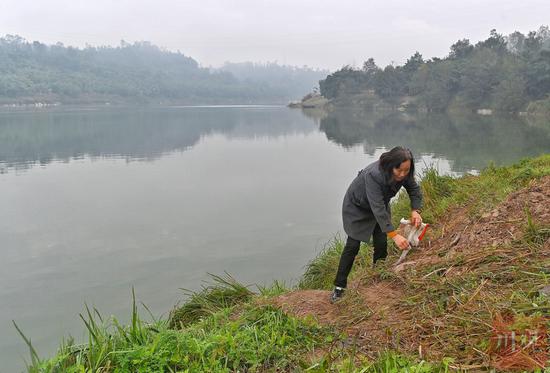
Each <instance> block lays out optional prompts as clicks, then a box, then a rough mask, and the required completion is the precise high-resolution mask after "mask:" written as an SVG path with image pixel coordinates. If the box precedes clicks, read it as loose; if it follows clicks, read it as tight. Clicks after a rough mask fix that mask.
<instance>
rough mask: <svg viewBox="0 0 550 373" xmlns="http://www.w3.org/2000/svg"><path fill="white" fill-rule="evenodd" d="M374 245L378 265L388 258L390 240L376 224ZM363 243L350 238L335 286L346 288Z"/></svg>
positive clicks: (341, 258) (374, 260)
mask: <svg viewBox="0 0 550 373" xmlns="http://www.w3.org/2000/svg"><path fill="white" fill-rule="evenodd" d="M372 243H373V246H374V253H373V256H372V262H373V263H376V261H377V260H379V259H384V258H385V257H386V256H388V238H387V235H386V233H384V232H382V230H381V229H380V226H379V225H378V224H376V226H375V227H374V232H373V233H372ZM360 246H361V241H358V240H356V239H355V238H351V237H349V236H348V239H347V241H346V246H344V251H342V256H341V257H340V264H338V272H337V273H336V279H335V280H334V285H335V286H338V287H341V288H345V287H346V286H347V284H348V275H349V273H350V271H351V267H352V266H353V261H354V260H355V257H356V256H357V253H358V252H359V247H360Z"/></svg>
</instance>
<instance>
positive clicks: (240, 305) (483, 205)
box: [28, 155, 550, 372]
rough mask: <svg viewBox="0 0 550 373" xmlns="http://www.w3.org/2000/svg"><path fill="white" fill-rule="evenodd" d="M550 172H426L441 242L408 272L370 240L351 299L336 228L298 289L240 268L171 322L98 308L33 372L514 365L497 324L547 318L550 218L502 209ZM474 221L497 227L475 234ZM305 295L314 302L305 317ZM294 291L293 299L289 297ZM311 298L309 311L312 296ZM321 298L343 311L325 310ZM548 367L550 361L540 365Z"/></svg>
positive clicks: (434, 239)
mask: <svg viewBox="0 0 550 373" xmlns="http://www.w3.org/2000/svg"><path fill="white" fill-rule="evenodd" d="M548 175H550V155H545V156H541V157H538V158H535V159H527V160H524V161H521V162H519V163H517V164H515V165H513V166H510V167H495V166H489V167H487V168H486V169H485V170H483V171H482V172H481V174H480V175H479V176H471V175H470V176H464V177H462V178H451V177H446V176H440V175H438V174H437V172H435V171H434V170H429V171H427V172H426V174H425V175H424V176H423V180H422V183H421V185H422V188H423V191H424V197H425V206H424V213H423V217H424V220H425V221H427V222H429V223H432V224H433V229H432V232H431V235H430V246H429V247H427V248H425V250H426V251H425V253H424V254H421V253H420V252H411V254H410V255H409V256H410V257H411V262H412V263H414V265H411V266H410V267H407V268H405V269H403V270H402V271H399V272H395V271H393V270H392V268H391V263H392V262H393V261H394V260H395V256H396V255H397V254H398V252H397V250H396V249H394V248H392V250H391V252H390V258H388V261H387V263H386V264H385V265H381V266H377V267H376V268H374V269H373V268H371V265H370V254H371V249H370V247H368V246H364V247H363V249H362V251H361V254H360V256H359V257H358V258H357V261H356V264H355V266H354V270H353V272H352V274H351V276H350V283H352V284H354V285H353V286H354V287H353V289H352V286H350V291H349V294H348V295H347V296H346V298H345V299H344V300H343V301H342V303H341V304H337V305H327V304H326V298H327V297H328V294H329V293H328V292H326V291H321V290H323V289H325V290H326V289H330V287H331V283H332V280H333V276H334V272H335V270H336V267H337V264H338V259H339V255H340V253H341V250H342V248H343V243H342V240H341V239H340V238H338V237H337V238H335V239H334V240H333V241H331V242H330V243H328V244H327V246H326V248H325V249H324V250H323V251H322V252H321V253H320V254H319V256H318V257H317V258H315V259H313V260H312V261H311V262H310V263H309V264H308V265H307V267H306V270H305V273H304V275H303V277H302V279H301V281H300V282H299V283H298V284H297V285H296V286H295V287H293V288H287V287H286V286H285V285H284V284H282V283H279V282H275V283H273V285H272V286H270V287H258V288H250V287H245V286H243V285H242V284H240V283H238V281H236V280H234V279H233V278H231V277H230V276H229V275H225V276H213V277H212V282H211V284H210V285H208V286H206V287H204V288H203V289H202V290H201V291H198V292H189V293H188V295H189V296H188V299H187V302H186V303H185V304H184V305H183V306H182V307H179V308H177V309H174V310H173V311H172V312H171V314H170V317H169V318H167V319H161V320H158V319H155V318H154V317H152V315H149V317H148V318H147V320H148V321H145V320H144V319H143V318H142V316H141V314H147V313H148V312H147V310H146V309H144V310H143V311H140V312H138V307H137V306H136V304H135V300H134V307H133V313H132V318H131V323H130V325H120V323H119V322H118V321H117V320H116V319H113V318H110V319H105V318H103V317H102V316H101V314H100V312H99V311H97V310H95V309H88V308H86V312H85V313H84V314H83V315H82V319H83V323H84V325H85V327H86V328H87V330H88V335H89V338H88V341H87V343H85V344H82V345H79V344H75V343H74V341H73V340H68V341H66V342H64V343H63V345H62V346H61V347H60V349H59V352H58V354H57V355H56V356H55V357H53V358H50V359H45V360H42V359H40V358H39V356H38V354H37V353H36V352H35V351H34V349H33V348H32V345H31V344H30V342H28V344H29V347H30V350H31V361H30V365H29V367H28V371H29V372H202V371H212V372H224V371H226V372H231V371H241V372H245V371H246V372H265V371H270V372H275V371H308V372H327V371H348V372H400V371H408V372H434V371H442V372H444V371H449V370H457V369H459V370H472V369H478V370H479V369H487V368H489V367H495V366H496V367H497V368H499V369H505V368H506V366H507V365H506V364H509V365H508V367H514V366H516V367H517V366H518V363H517V358H518V356H516V355H514V356H515V358H516V360H513V361H508V360H505V361H504V360H502V359H500V357H499V356H497V358H495V357H494V355H495V354H494V352H495V351H496V347H495V346H493V345H492V339H491V336H492V335H493V334H494V332H495V328H497V327H502V328H503V332H506V331H507V330H504V329H505V328H506V327H508V328H511V329H510V330H514V331H518V332H520V331H522V330H528V329H529V328H533V327H541V328H542V327H545V326H548V325H547V321H546V320H545V319H544V317H545V316H548V313H549V311H550V301H549V300H548V297H545V296H543V295H541V293H540V292H539V290H540V289H541V287H543V286H547V285H550V271H549V270H548V268H550V258H549V256H550V253H549V252H548V251H549V250H548V242H550V241H549V240H550V226H549V225H547V224H544V222H541V221H540V219H539V218H540V217H541V216H544V214H545V213H546V212H547V211H546V210H545V209H544V206H543V207H542V208H538V207H537V206H535V207H537V209H533V210H532V211H531V210H530V209H529V207H528V206H525V208H521V209H517V210H514V209H512V210H510V211H511V213H512V215H513V216H506V215H505V216H503V214H504V212H505V211H508V210H505V209H504V208H505V207H507V206H508V205H510V206H512V207H513V206H516V205H511V204H512V203H515V202H517V201H521V200H522V199H521V198H523V197H522V196H524V194H521V193H523V192H522V191H525V190H526V188H530V187H532V188H535V189H533V190H534V191H532V193H535V194H536V193H539V194H541V193H542V194H544V190H543V192H540V191H538V189H536V188H539V189H540V186H538V184H537V183H539V182H540V181H541V180H546V176H548ZM533 185H534V187H533ZM528 191H529V193H531V191H530V189H529V190H528ZM533 195H534V194H533ZM511 196H512V197H514V196H515V197H514V198H511ZM543 197H544V195H543V196H542V197H541V198H543ZM518 203H519V202H518ZM503 204H504V205H503ZM506 204H508V205H506ZM503 206H504V207H503ZM392 212H393V218H394V219H395V220H398V219H399V218H400V217H402V216H408V214H409V207H408V197H407V196H406V194H402V195H401V196H400V197H399V198H398V200H397V201H396V203H395V204H394V205H393V207H392ZM491 219H492V220H491ZM502 221H504V222H508V221H510V222H512V223H506V224H509V225H507V227H509V228H510V229H512V228H511V227H512V226H511V225H510V224H516V223H517V224H516V225H514V227H515V228H516V229H517V230H518V231H519V232H517V233H514V234H512V236H514V238H513V239H504V238H502V239H500V238H499V237H497V238H496V239H495V240H491V241H490V242H485V241H483V240H481V238H483V237H485V236H484V235H486V234H489V233H491V234H495V233H499V232H501V228H500V227H501V226H500V225H499V224H504V223H500V222H502ZM457 224H458V227H460V229H457ZM472 227H474V228H473V229H478V230H479V229H480V227H483V229H485V230H483V231H482V232H481V231H480V232H479V233H475V232H477V231H475V232H474V231H472V235H467V233H468V232H469V229H472ZM491 227H493V228H491ZM495 227H496V228H495ZM497 228H498V229H497ZM491 229H493V231H494V232H493V231H491ZM495 229H496V230H495ZM514 232H515V231H514ZM459 233H460V234H462V236H460V235H459ZM474 233H475V234H474ZM501 233H502V235H503V236H504V235H506V234H508V233H507V232H505V231H502V232H501ZM512 233H513V232H512ZM457 238H458V239H457ZM454 241H456V242H454ZM381 286H384V287H387V289H390V290H392V291H391V292H388V293H387V294H379V296H381V297H383V298H387V299H382V300H381V301H380V303H383V305H385V306H387V305H388V304H390V303H387V301H388V300H391V301H392V303H391V307H386V308H383V307H382V308H376V307H375V306H374V303H376V302H374V300H375V299H374V298H373V303H369V302H370V300H371V298H369V297H373V296H375V295H376V294H373V293H372V292H370V290H371V289H379V288H380V287H381ZM315 289H321V290H315ZM392 294H393V295H395V297H394V298H395V299H393V300H392V299H391V298H392ZM293 295H295V296H296V299H300V301H303V300H304V299H305V300H306V301H307V300H311V302H309V303H308V304H314V305H315V307H312V308H311V309H310V310H308V312H298V311H297V309H298V308H299V307H298V304H297V303H294V304H293V303H292V301H291V299H292V296H293ZM314 296H315V297H318V299H317V298H313V297H314ZM284 297H287V298H285V299H287V300H288V302H289V307H288V308H284V307H281V306H280V304H281V301H280V300H281V299H282V298H284ZM308 297H311V298H308ZM365 299H368V302H365ZM315 302H317V303H315ZM384 302H386V303H384ZM299 306H300V307H302V309H300V311H303V307H304V306H303V304H302V303H300V304H299ZM316 307H317V308H316ZM322 307H324V309H323V310H324V311H327V310H328V311H330V312H333V313H326V312H325V313H322V312H320V309H321V308H322ZM379 310H382V311H379ZM328 311H327V312H328ZM329 316H330V317H329ZM499 322H500V324H499ZM545 323H546V324H545ZM365 326H368V327H369V328H370V329H369V333H367V334H368V335H366V336H364V335H361V334H360V333H359V331H361V330H365V328H364V327H365ZM354 330H357V333H354V332H353V331H354ZM541 330H542V329H541ZM369 338H370V339H369ZM546 347H547V346H546ZM497 352H498V351H497ZM535 353H540V354H542V353H544V351H535ZM540 354H539V355H540ZM497 355H498V354H497ZM532 356H535V355H529V354H526V355H525V356H523V355H522V356H521V357H522V358H529V357H532ZM537 356H538V355H537ZM505 357H506V356H505ZM499 359H500V360H499ZM512 363H514V364H516V365H510V364H512ZM520 365H521V364H520ZM544 365H546V366H548V362H546V363H544V364H543V366H542V367H539V371H543V370H544ZM545 371H550V370H549V369H548V368H546V370H545Z"/></svg>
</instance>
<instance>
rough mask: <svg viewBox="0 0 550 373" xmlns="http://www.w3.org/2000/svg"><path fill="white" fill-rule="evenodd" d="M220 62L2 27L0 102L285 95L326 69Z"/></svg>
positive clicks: (207, 100)
mask: <svg viewBox="0 0 550 373" xmlns="http://www.w3.org/2000/svg"><path fill="white" fill-rule="evenodd" d="M227 66H229V67H230V68H228V69H217V70H213V69H208V68H204V67H201V66H200V65H199V63H198V62H197V61H195V60H194V59H193V58H191V57H189V56H186V55H184V54H182V53H181V52H179V51H178V52H171V51H167V50H163V49H161V48H159V47H158V46H155V45H153V44H151V43H149V42H136V43H133V44H130V43H126V42H124V41H122V42H121V44H120V45H119V46H117V47H111V46H104V47H91V46H88V47H86V48H83V49H80V48H73V47H66V46H64V45H63V44H61V43H57V44H55V45H45V44H42V43H40V42H37V41H34V42H29V41H27V40H25V39H23V38H22V37H20V36H13V35H7V36H5V37H3V38H0V104H11V103H16V104H25V103H35V102H45V103H53V102H61V103H78V104H82V103H105V102H110V103H115V104H116V103H153V104H159V103H160V104H215V103H240V104H243V103H287V102H288V101H289V100H292V99H296V98H300V97H301V96H303V94H304V93H306V92H308V91H310V90H311V89H312V87H314V86H316V85H317V82H318V81H319V79H321V78H323V77H325V76H326V74H327V72H326V71H317V70H313V69H310V68H307V67H303V68H298V67H288V66H278V65H276V64H269V65H266V66H263V67H260V65H254V64H230V65H227ZM237 66H238V68H236V67H237ZM232 70H234V71H235V73H236V74H234V73H233V71H232ZM248 70H251V71H248ZM260 70H261V74H260V73H259V72H260ZM281 77H285V78H284V79H281Z"/></svg>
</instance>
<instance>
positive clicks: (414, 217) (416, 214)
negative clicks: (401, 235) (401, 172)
mask: <svg viewBox="0 0 550 373" xmlns="http://www.w3.org/2000/svg"><path fill="white" fill-rule="evenodd" d="M403 186H404V187H405V189H406V190H407V193H408V195H409V199H410V200H411V210H412V211H411V222H412V223H413V225H414V226H415V227H418V226H420V223H422V217H421V216H420V209H421V208H422V189H420V186H419V185H418V184H417V183H416V180H414V177H412V178H409V179H407V180H406V181H405V183H404V184H403Z"/></svg>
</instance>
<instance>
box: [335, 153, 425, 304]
mask: <svg viewBox="0 0 550 373" xmlns="http://www.w3.org/2000/svg"><path fill="white" fill-rule="evenodd" d="M402 186H404V187H405V189H406V190H407V193H408V194H409V197H410V200H411V210H412V212H411V222H412V223H413V224H414V225H415V226H417V227H418V226H419V225H420V223H421V222H422V217H421V216H420V208H421V207H422V192H421V190H420V187H419V186H418V184H417V183H416V181H415V180H414V158H413V155H412V153H411V151H410V150H409V149H406V148H403V147H401V146H396V147H395V148H393V149H392V150H390V151H388V152H385V153H383V154H382V155H381V156H380V159H379V160H377V161H375V162H373V163H371V164H369V165H368V166H367V167H365V168H364V169H363V170H361V171H359V174H358V175H357V177H356V178H355V179H354V180H353V182H352V183H351V185H350V186H349V188H348V190H347V192H346V195H345V197H344V204H343V206H342V217H343V220H344V230H345V232H346V234H347V235H348V238H347V240H346V246H345V247H344V251H343V252H342V256H341V257H340V264H339V265H338V272H337V274H336V279H335V280H334V286H335V288H334V291H333V293H332V295H331V301H332V302H336V301H338V300H339V299H340V298H342V296H343V295H344V291H345V289H346V286H347V278H348V275H349V272H350V271H351V267H352V265H353V261H354V260H355V256H356V255H357V253H358V252H359V246H360V245H361V241H364V242H368V241H369V240H370V238H371V236H372V241H373V246H374V255H373V264H374V263H376V261H377V260H380V259H384V258H386V256H387V255H388V253H387V246H388V242H387V236H389V237H390V238H391V239H393V241H394V242H395V244H396V245H397V247H399V248H400V249H402V250H406V249H407V248H408V247H409V242H408V241H407V239H406V238H405V237H403V236H401V235H400V234H398V233H397V232H396V231H395V228H394V227H393V225H392V223H391V212H390V199H391V198H392V197H393V196H395V195H396V194H397V192H398V191H399V189H401V187H402Z"/></svg>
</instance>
